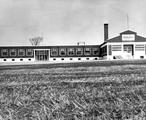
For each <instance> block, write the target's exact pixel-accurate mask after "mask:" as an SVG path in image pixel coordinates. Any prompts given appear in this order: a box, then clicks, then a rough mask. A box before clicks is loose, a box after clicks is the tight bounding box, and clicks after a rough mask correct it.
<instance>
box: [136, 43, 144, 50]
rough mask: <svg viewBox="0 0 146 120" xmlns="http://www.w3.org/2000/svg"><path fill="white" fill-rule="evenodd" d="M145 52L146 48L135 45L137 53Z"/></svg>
mask: <svg viewBox="0 0 146 120" xmlns="http://www.w3.org/2000/svg"><path fill="white" fill-rule="evenodd" d="M144 50H145V46H144V45H142V44H139V45H135V51H144Z"/></svg>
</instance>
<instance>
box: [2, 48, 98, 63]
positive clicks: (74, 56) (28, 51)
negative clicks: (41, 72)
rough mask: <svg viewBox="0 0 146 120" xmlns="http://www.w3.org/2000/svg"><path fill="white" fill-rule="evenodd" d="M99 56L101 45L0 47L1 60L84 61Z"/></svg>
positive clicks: (95, 58) (96, 58)
mask: <svg viewBox="0 0 146 120" xmlns="http://www.w3.org/2000/svg"><path fill="white" fill-rule="evenodd" d="M99 57H100V46H99V45H81V46H80V45H76V46H36V47H35V46H5V47H0V62H32V61H48V62H51V61H82V60H98V59H99Z"/></svg>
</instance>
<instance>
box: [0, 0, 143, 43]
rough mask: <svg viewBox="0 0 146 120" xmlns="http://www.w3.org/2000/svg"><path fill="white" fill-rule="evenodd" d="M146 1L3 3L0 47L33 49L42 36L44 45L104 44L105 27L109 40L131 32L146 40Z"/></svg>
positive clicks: (0, 7)
mask: <svg viewBox="0 0 146 120" xmlns="http://www.w3.org/2000/svg"><path fill="white" fill-rule="evenodd" d="M145 11H146V0H0V46H3V45H31V44H30V42H29V38H33V37H38V36H41V37H43V38H44V40H43V42H42V43H41V45H75V44H76V43H77V42H79V41H84V42H86V44H93V45H96V44H101V43H102V42H103V39H104V38H103V24H104V22H108V23H109V37H110V38H112V37H115V36H117V35H119V33H120V32H122V31H124V30H127V18H126V16H127V14H128V15H129V24H130V30H133V31H135V32H137V33H138V34H139V35H141V36H144V37H146V30H145V28H146V12H145Z"/></svg>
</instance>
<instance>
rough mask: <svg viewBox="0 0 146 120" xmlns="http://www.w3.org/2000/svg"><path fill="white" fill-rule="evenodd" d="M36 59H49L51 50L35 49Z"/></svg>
mask: <svg viewBox="0 0 146 120" xmlns="http://www.w3.org/2000/svg"><path fill="white" fill-rule="evenodd" d="M35 60H37V61H47V60H49V50H35Z"/></svg>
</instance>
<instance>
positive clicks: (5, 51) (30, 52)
mask: <svg viewBox="0 0 146 120" xmlns="http://www.w3.org/2000/svg"><path fill="white" fill-rule="evenodd" d="M58 52H59V54H58ZM83 53H84V55H91V53H92V54H93V55H98V54H99V49H98V48H92V49H91V48H84V49H83V48H76V49H75V48H68V49H66V48H60V49H59V51H58V48H53V49H51V55H52V56H58V55H60V56H65V55H69V56H73V55H83ZM33 54H34V52H33V49H26V50H25V49H18V53H17V50H16V49H10V50H8V49H2V50H1V56H4V57H6V56H9V55H10V56H12V57H15V56H17V55H18V56H25V55H26V56H33ZM43 54H44V52H43ZM45 54H48V53H47V52H46V53H45Z"/></svg>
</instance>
